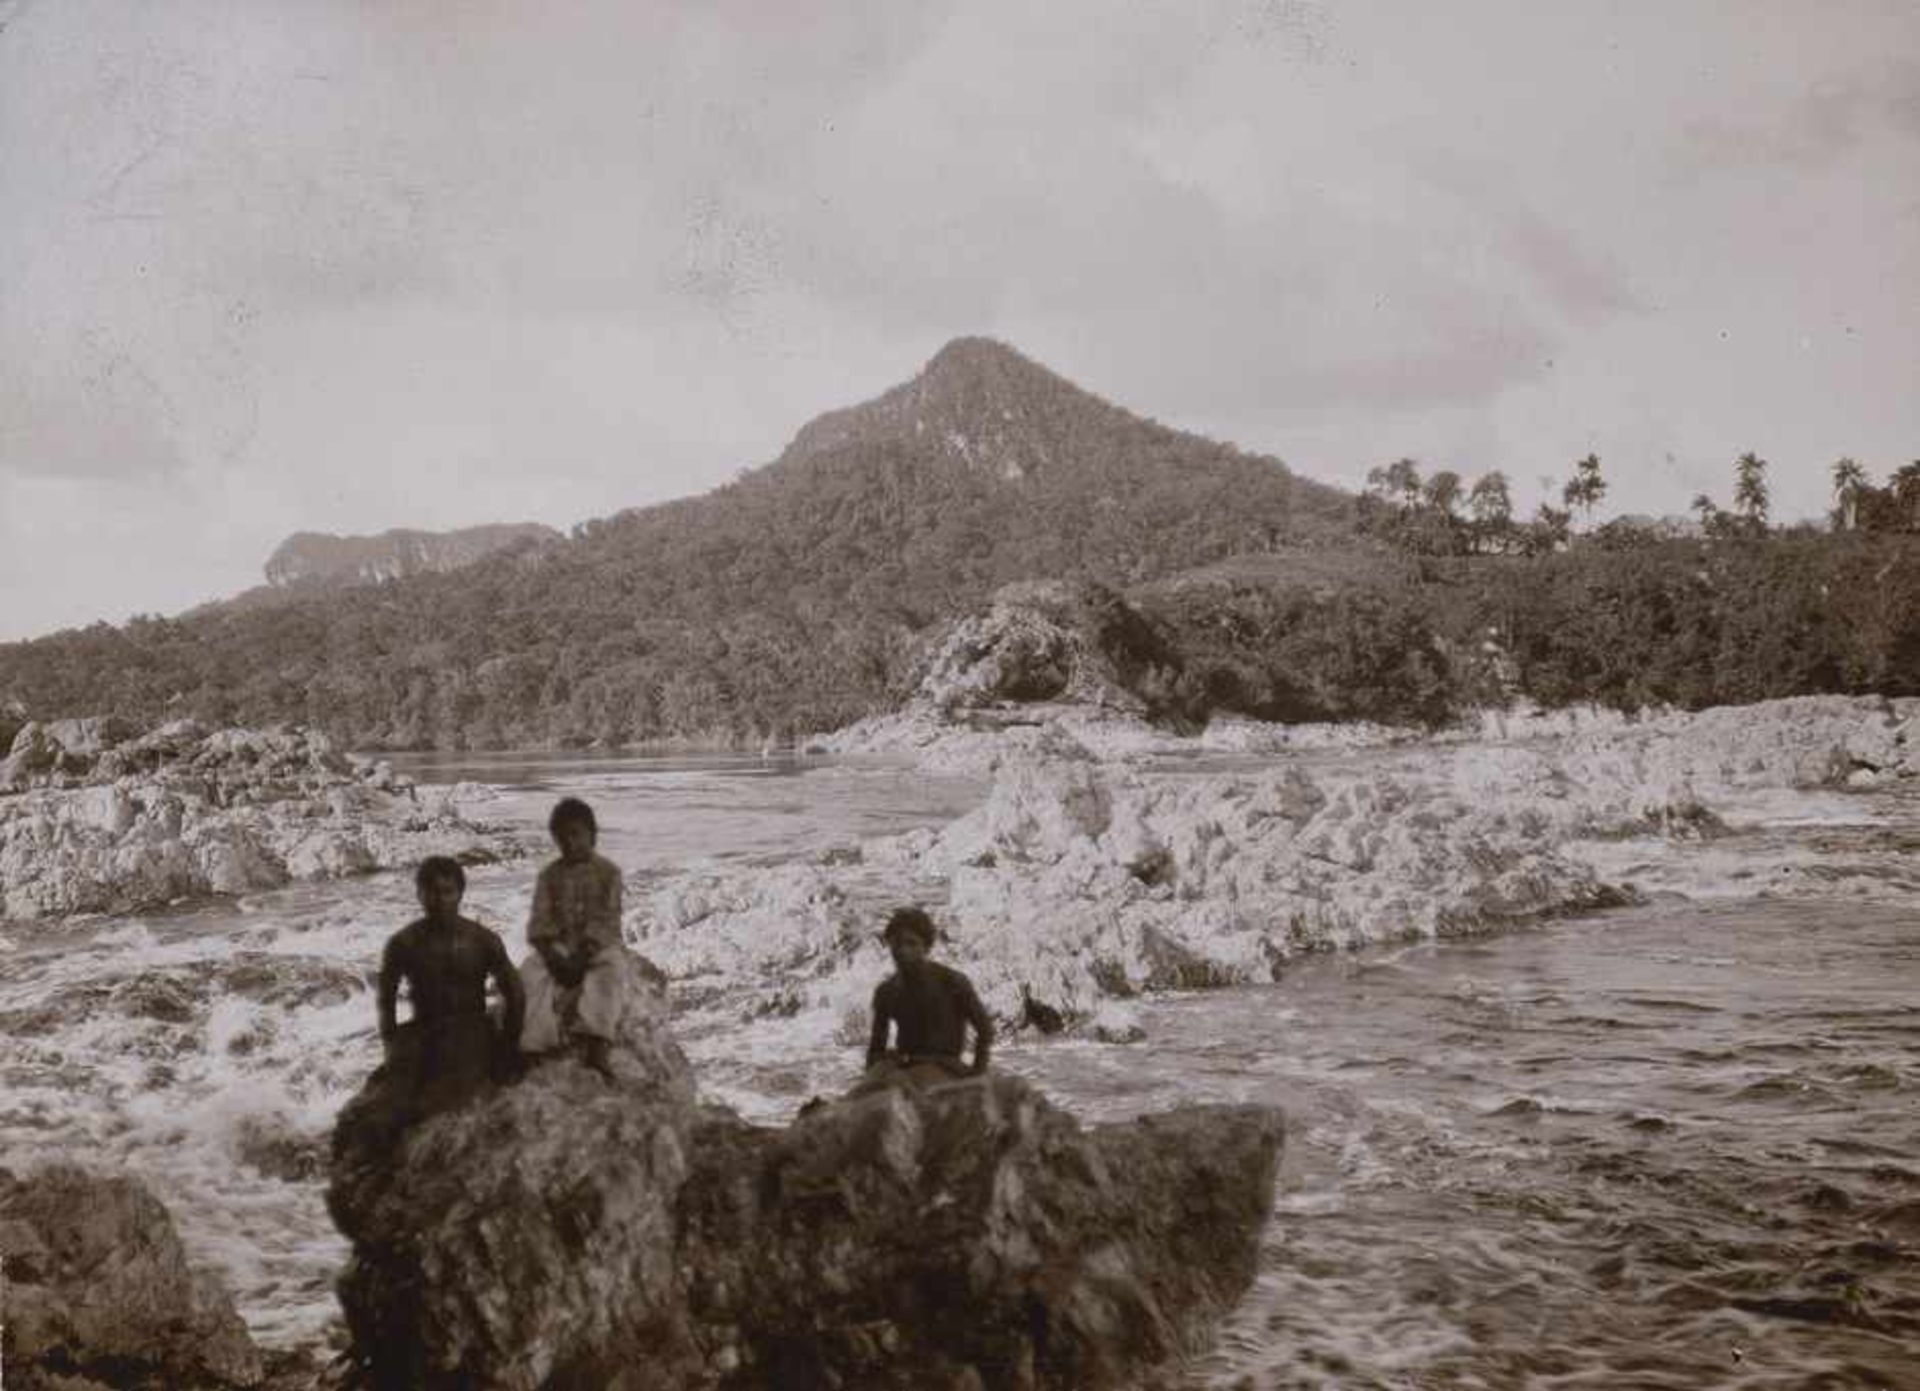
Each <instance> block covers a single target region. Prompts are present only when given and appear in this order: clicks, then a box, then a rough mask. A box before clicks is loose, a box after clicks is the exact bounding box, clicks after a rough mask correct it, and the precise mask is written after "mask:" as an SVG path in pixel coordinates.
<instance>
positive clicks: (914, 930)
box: [881, 904, 939, 947]
mask: <svg viewBox="0 0 1920 1391" xmlns="http://www.w3.org/2000/svg"><path fill="white" fill-rule="evenodd" d="M881 935H882V936H883V937H885V938H886V939H887V940H888V941H889V942H891V941H892V940H893V939H894V938H896V937H900V936H905V935H911V936H914V937H918V938H919V939H920V940H921V941H922V942H924V943H926V945H927V946H929V947H931V946H932V945H933V943H934V939H935V938H936V937H938V936H939V933H938V932H936V931H935V929H934V926H933V919H932V918H930V917H928V916H927V910H926V909H924V908H922V907H920V906H919V905H918V904H912V905H909V906H908V907H905V908H896V909H894V910H893V912H892V913H891V914H889V915H888V917H887V926H886V930H885V931H884V932H883V933H881Z"/></svg>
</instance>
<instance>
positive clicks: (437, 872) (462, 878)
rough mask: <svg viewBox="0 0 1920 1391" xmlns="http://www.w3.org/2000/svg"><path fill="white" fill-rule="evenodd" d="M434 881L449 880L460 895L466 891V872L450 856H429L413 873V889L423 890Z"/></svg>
mask: <svg viewBox="0 0 1920 1391" xmlns="http://www.w3.org/2000/svg"><path fill="white" fill-rule="evenodd" d="M435 879H451V880H452V881H453V883H454V886H455V887H456V888H458V889H459V890H460V892H461V893H465V892H466V891H467V872H466V870H464V869H462V868H461V867H460V862H459V861H458V860H456V859H454V858H453V856H451V855H429V856H427V858H426V859H424V860H422V861H421V862H420V867H419V868H418V869H416V870H415V871H414V872H413V887H414V888H416V889H424V888H426V887H427V885H428V884H429V883H431V882H432V881H433V880H435Z"/></svg>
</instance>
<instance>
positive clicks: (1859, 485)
mask: <svg viewBox="0 0 1920 1391" xmlns="http://www.w3.org/2000/svg"><path fill="white" fill-rule="evenodd" d="M1866 486H1867V471H1866V470H1865V469H1863V468H1861V467H1860V465H1859V464H1857V463H1855V462H1854V461H1853V460H1852V459H1841V460H1839V461H1837V462H1836V463H1835V464H1834V466H1833V525H1834V527H1835V529H1836V530H1839V531H1852V530H1854V529H1855V528H1857V527H1858V526H1859V525H1860V495H1861V493H1863V492H1864V491H1866Z"/></svg>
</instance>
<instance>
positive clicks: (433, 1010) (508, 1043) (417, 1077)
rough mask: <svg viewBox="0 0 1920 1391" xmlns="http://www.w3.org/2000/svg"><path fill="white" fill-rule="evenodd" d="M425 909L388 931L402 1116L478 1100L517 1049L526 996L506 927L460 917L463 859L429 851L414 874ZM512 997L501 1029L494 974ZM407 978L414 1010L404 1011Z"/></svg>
mask: <svg viewBox="0 0 1920 1391" xmlns="http://www.w3.org/2000/svg"><path fill="white" fill-rule="evenodd" d="M413 883H414V892H415V894H416V895H417V896H418V898H419V900H420V907H421V908H422V909H423V910H425V914H426V915H425V916H424V917H421V918H417V919H415V920H414V921H413V922H411V923H408V924H407V925H406V926H405V927H403V928H401V929H400V930H399V931H398V932H396V933H394V934H393V936H392V937H391V938H389V939H388V940H387V945H386V950H385V951H384V952H382V953H381V956H380V984H379V994H378V1010H379V1019H380V1042H381V1043H382V1045H384V1047H385V1049H386V1066H385V1068H384V1069H383V1070H385V1071H387V1072H389V1073H390V1075H391V1078H392V1083H393V1086H392V1090H391V1092H390V1095H391V1096H392V1097H393V1099H394V1101H395V1103H396V1108H397V1109H396V1114H395V1117H394V1119H395V1120H396V1121H397V1122H398V1123H400V1124H407V1123H410V1122H412V1121H414V1120H422V1119H425V1118H426V1117H427V1116H431V1115H435V1114H438V1113H439V1112H441V1111H447V1110H451V1109H452V1108H453V1107H455V1106H459V1105H461V1104H462V1103H464V1102H466V1101H468V1100H471V1099H472V1098H473V1097H474V1096H476V1095H478V1094H479V1093H480V1092H482V1091H484V1090H485V1089H486V1087H487V1085H488V1084H489V1083H490V1082H491V1081H492V1080H493V1077H494V1075H495V1072H496V1069H497V1067H498V1066H499V1065H500V1064H501V1063H502V1062H505V1063H506V1064H508V1065H509V1066H510V1064H511V1062H512V1060H513V1058H514V1057H515V1055H516V1054H517V1050H518V1047H519V1041H520V1031H521V1021H522V1018H523V1015H524V1013H525V1008H526V996H525V994H524V992H523V991H522V989H521V985H520V977H519V975H518V974H517V973H516V972H515V971H514V969H513V963H512V962H511V961H509V960H508V959H507V949H506V946H505V944H504V943H502V942H501V940H500V938H499V936H498V935H497V934H495V933H493V932H491V931H489V930H488V929H487V928H484V927H482V926H481V925H480V924H479V923H476V922H472V921H469V920H468V919H466V918H463V917H461V916H460V900H461V898H462V897H463V896H464V895H465V893H466V891H467V874H466V871H465V870H463V869H462V868H461V867H460V862H459V861H458V860H455V859H451V858H449V857H448V856H445V855H432V856H429V857H428V858H427V859H425V860H422V861H421V862H420V868H419V869H418V870H417V871H415V873H414V876H413ZM490 980H491V981H492V982H493V984H494V987H495V988H496V989H497V990H498V991H499V992H500V995H501V998H502V1000H503V1001H504V1002H505V1006H506V1008H505V1017H504V1019H503V1020H502V1029H501V1032H500V1034H499V1035H498V1036H496V1034H495V1032H494V1027H493V1021H492V1020H491V1019H490V1018H489V1017H488V1015H487V982H488V981H490ZM402 982H405V984H406V986H407V998H408V1001H409V1002H410V1003H411V1005H412V1006H413V1017H412V1018H411V1019H410V1020H408V1021H407V1023H406V1024H405V1025H402V1024H401V1023H400V1022H399V1019H398V1016H397V1010H398V1003H399V998H400V986H401V983H402Z"/></svg>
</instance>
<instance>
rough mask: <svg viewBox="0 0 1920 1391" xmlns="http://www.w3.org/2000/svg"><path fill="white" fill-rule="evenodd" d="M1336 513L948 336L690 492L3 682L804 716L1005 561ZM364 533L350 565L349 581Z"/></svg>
mask: <svg viewBox="0 0 1920 1391" xmlns="http://www.w3.org/2000/svg"><path fill="white" fill-rule="evenodd" d="M1352 516H1353V504H1352V499H1351V498H1350V497H1349V496H1348V495H1347V494H1346V493H1343V492H1341V491H1340V490H1338V489H1336V488H1330V487H1327V486H1324V485H1322V484H1318V483H1312V482H1309V481H1307V480H1305V479H1301V478H1297V477H1295V476H1294V475H1293V474H1291V473H1290V472H1288V470H1287V469H1286V468H1285V467H1283V466H1282V465H1281V464H1280V462H1279V461H1278V460H1276V459H1272V458H1268V457H1265V456H1262V455H1256V454H1249V453H1245V452H1243V451H1242V450H1240V449H1237V448H1235V447H1234V446H1232V445H1229V444H1221V443H1218V442H1215V441H1213V440H1208V439H1203V438H1201V437H1200V436H1197V435H1192V434H1186V433H1183V432H1181V431H1178V430H1173V429H1170V428H1168V427H1166V426H1163V425H1160V424H1157V423H1155V422H1153V421H1151V420H1148V419H1145V418H1143V417H1141V416H1137V415H1134V414H1132V413H1130V412H1128V411H1125V410H1122V409H1121V408H1120V407H1118V406H1115V405H1112V404H1110V403H1108V402H1106V401H1104V400H1101V399H1100V398H1099V397H1097V396H1095V395H1093V394H1092V393H1090V392H1087V391H1083V390H1081V389H1080V388H1079V387H1077V386H1075V385H1074V384H1073V383H1071V382H1069V381H1067V380H1066V379H1065V378H1064V377H1061V376H1059V375H1058V374H1056V373H1054V372H1051V371H1049V370H1047V369H1046V368H1044V367H1042V366H1040V365H1039V364H1037V363H1035V362H1032V361H1031V360H1029V359H1028V358H1026V357H1024V356H1022V355H1021V354H1020V353H1018V352H1016V351H1014V350H1013V349H1012V348H1009V347H1007V346H1005V345H1004V344H1001V343H997V342H993V341H991V340H988V339H983V338H963V339H959V340H956V341H955V342H953V343H950V344H948V345H947V346H946V347H945V348H943V349H942V350H941V351H940V352H939V353H938V354H936V355H935V356H934V358H933V359H932V360H931V361H930V362H929V363H927V364H926V366H925V368H924V369H923V370H922V371H921V372H920V373H919V375H917V376H916V377H914V378H913V379H912V380H911V381H909V382H906V383H904V384H903V385H900V386H896V387H894V388H893V389H892V390H890V391H887V392H885V393H884V394H882V395H880V396H878V397H876V398H875V399H873V400H871V401H869V402H867V403H866V404H864V405H858V406H853V407H851V408H849V409H846V410H841V411H835V412H832V413H830V414H828V415H825V416H822V417H820V418H819V419H817V420H815V421H814V422H812V423H811V424H809V425H808V426H807V427H806V428H804V429H803V430H801V431H800V432H799V434H798V435H797V436H796V437H795V439H794V441H793V443H792V445H790V446H789V447H788V449H787V450H786V451H785V453H783V454H782V455H781V457H780V458H779V459H778V460H776V461H774V462H773V463H771V464H769V465H767V466H765V467H762V468H756V469H750V470H747V471H745V472H744V473H742V474H741V475H740V476H739V477H737V478H736V479H735V480H734V481H732V482H730V483H727V484H725V485H723V486H721V487H718V488H715V489H714V490H713V491H711V492H708V493H704V494H701V495H700V496H698V497H690V498H682V499H679V500H677V501H673V502H666V503H661V504H657V505H654V506H649V507H643V508H636V509H633V510H631V511H626V512H622V513H619V514H617V515H615V516H612V517H608V518H604V519H601V520H597V521H592V522H585V523H582V524H581V525H579V526H577V527H575V528H574V530H573V534H572V535H571V536H570V537H568V538H566V539H563V540H554V541H547V542H544V543H536V544H533V545H530V546H525V547H510V548H507V549H503V550H500V551H497V552H494V553H492V554H489V555H485V556H483V557H481V558H479V559H477V560H475V561H473V562H472V563H470V564H465V565H461V566H460V567H458V568H455V569H440V568H435V567H428V568H421V569H413V570H410V571H408V572H405V573H400V574H397V575H390V573H389V570H390V568H391V567H389V566H386V565H385V564H376V566H375V569H376V571H378V572H379V575H380V577H381V578H384V579H386V580H387V582H385V583H380V584H347V585H345V586H342V587H336V586H334V585H314V584H307V583H296V584H286V585H281V586H270V587H268V588H266V589H263V590H256V591H251V592H250V595H249V596H242V597H241V598H240V599H237V600H229V601H226V602H224V603H220V604H214V605H209V606H207V607H206V608H204V609H202V610H198V611H195V612H193V613H189V614H185V615H182V616H181V617H180V618H179V619H170V620H141V621H137V622H134V623H129V624H128V625H126V626H125V627H123V628H119V629H111V628H108V627H107V626H106V625H104V624H101V625H97V626H96V627H94V628H89V629H84V630H79V631H76V632H71V633H63V634H54V635H51V636H49V637H47V638H45V639H41V640H39V641H37V642H33V643H24V644H17V645H10V646H0V702H4V701H5V700H7V699H9V698H11V699H14V700H17V701H18V702H19V704H20V705H21V707H22V708H23V709H25V710H27V711H29V712H32V713H35V714H40V713H42V712H45V713H48V714H67V713H75V712H79V713H100V714H118V715H122V716H125V717H127V718H131V719H135V720H138V721H144V722H151V721H152V720H154V719H156V718H160V717H162V716H165V717H167V718H172V717H174V716H177V715H180V714H194V715H197V716H199V717H201V718H203V719H206V720H208V721H210V722H214V723H230V722H233V721H236V720H237V721H243V722H249V723H265V722H269V721H273V720H297V721H302V722H305V723H309V724H316V725H320V726H322V727H324V728H326V729H327V730H328V731H329V732H331V733H333V734H334V735H336V736H338V737H339V738H341V739H342V740H343V741H345V742H347V743H349V744H355V745H359V746H361V747H367V746H373V745H385V746H388V747H419V746H423V745H430V744H441V745H446V744H459V743H465V744H471V745H475V746H485V747H503V746H512V745H522V744H535V743H576V742H584V741H588V740H597V741H600V742H603V743H621V742H625V741H628V740H632V739H644V738H660V737H679V738H715V737H722V738H724V737H733V736H736V735H740V734H742V733H743V732H747V731H764V730H769V729H793V730H806V729H822V728H827V727H830V726H832V725H835V724H839V723H842V722H844V721H846V720H850V719H853V718H855V717H857V716H860V715H863V714H868V713H871V712H872V711H874V710H876V709H879V708H882V707H884V706H885V705H886V704H887V703H889V702H890V701H892V700H893V699H895V698H896V697H897V696H898V695H899V694H900V693H901V691H902V690H903V689H904V688H903V686H902V682H903V681H905V680H906V679H907V677H908V675H909V674H910V672H911V671H912V670H913V669H914V663H915V661H916V660H917V656H916V654H917V653H918V652H919V651H920V650H921V648H922V647H923V645H924V644H925V642H926V641H927V640H929V639H930V638H932V637H934V636H935V635H936V634H937V633H938V631H939V628H940V625H941V624H942V623H944V622H945V621H946V620H948V619H952V618H956V617H958V616H960V615H962V614H965V613H968V612H970V611H972V610H973V609H974V608H976V607H977V606H978V605H980V604H981V603H983V602H984V601H985V600H986V598H987V596H989V595H990V594H992V593H994V592H995V591H996V590H997V589H999V587H1000V586H1002V585H1005V584H1007V583H1009V582H1012V581H1017V580H1032V579H1048V578H1063V579H1070V580H1082V581H1090V582H1093V583H1096V584H1102V585H1107V586H1112V587H1124V586H1128V585H1133V584H1138V583H1140V582H1142V581H1147V580H1153V579H1157V578H1160V577H1162V576H1166V575H1170V574H1173V573H1176V572H1179V571H1182V570H1186V569H1190V568H1192V567H1194V566H1203V565H1209V564H1215V563H1218V562H1221V561H1224V560H1226V559H1228V558H1229V557H1234V556H1243V555H1249V554H1252V555H1271V554H1273V553H1275V552H1279V551H1284V550H1289V549H1293V548H1299V547H1309V548H1311V547H1320V548H1327V547H1332V548H1336V549H1346V548H1350V547H1352V546H1353V545H1354V544H1355V536H1354V532H1353V525H1352ZM330 539H331V540H332V541H333V542H334V544H333V545H326V544H322V541H321V538H313V537H307V538H301V545H300V546H299V547H298V548H297V549H298V550H299V551H300V552H301V554H302V556H303V557H304V560H306V561H315V562H316V563H317V560H318V557H319V552H320V551H323V550H324V551H327V552H329V553H331V552H332V551H333V550H335V549H339V548H340V546H341V545H343V544H344V543H340V542H339V541H338V538H330ZM384 539H390V538H384ZM361 540H364V541H381V540H383V538H361ZM375 549H382V548H375ZM360 551H361V547H359V546H356V545H345V549H344V552H343V554H342V556H341V557H340V559H341V560H342V562H343V563H346V564H347V567H348V569H349V570H350V572H351V573H353V574H355V575H358V574H361V573H362V570H361V563H362V562H364V561H365V559H366V556H365V555H363V554H361V553H360ZM383 553H384V552H383ZM385 558H386V559H388V560H391V559H392V556H391V555H387V556H386V557H385ZM283 559H284V557H283ZM255 596H264V597H255Z"/></svg>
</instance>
